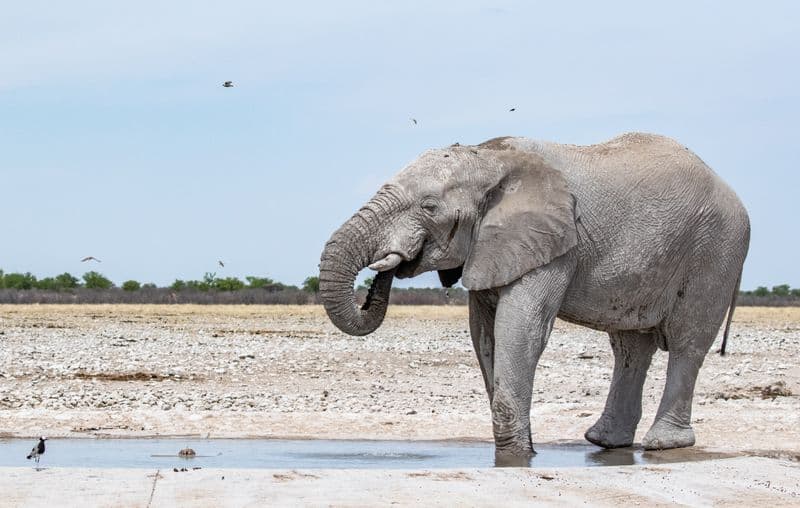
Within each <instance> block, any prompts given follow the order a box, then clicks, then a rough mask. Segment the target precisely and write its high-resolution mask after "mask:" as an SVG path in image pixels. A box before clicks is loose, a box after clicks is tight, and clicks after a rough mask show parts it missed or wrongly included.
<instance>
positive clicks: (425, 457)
mask: <svg viewBox="0 0 800 508" xmlns="http://www.w3.org/2000/svg"><path fill="white" fill-rule="evenodd" d="M34 444H36V440H35V439H25V440H23V439H0V467H15V466H25V465H30V466H33V465H34V464H33V461H28V460H26V459H25V456H26V455H27V454H28V453H29V452H30V449H31V447H33V445H34ZM187 447H188V448H192V449H193V450H195V452H196V453H197V455H196V456H195V457H194V458H190V459H184V458H181V457H178V455H177V454H178V451H179V450H181V449H182V448H187ZM536 451H537V454H536V456H534V457H533V458H532V459H530V461H525V462H524V463H519V462H506V461H504V460H502V459H497V460H496V458H495V453H494V444H493V443H484V442H459V441H350V440H279V439H274V440H269V439H175V438H170V439H57V438H53V439H50V440H48V441H47V451H46V452H45V455H44V456H43V457H42V459H41V464H40V465H41V467H45V468H46V467H99V468H111V467H114V468H173V467H177V468H182V467H186V468H192V467H203V468H258V469H318V468H333V469H444V468H481V467H494V466H505V465H508V466H530V467H548V468H549V467H587V466H588V467H595V466H620V465H634V464H663V463H671V462H686V461H697V460H708V459H717V458H725V457H727V455H722V454H717V453H709V452H703V451H702V450H697V449H691V448H690V449H685V450H666V451H661V452H645V451H643V450H641V449H635V448H625V449H617V450H603V449H601V448H598V447H596V446H592V445H590V444H576V443H568V444H561V443H559V444H539V445H537V446H536Z"/></svg>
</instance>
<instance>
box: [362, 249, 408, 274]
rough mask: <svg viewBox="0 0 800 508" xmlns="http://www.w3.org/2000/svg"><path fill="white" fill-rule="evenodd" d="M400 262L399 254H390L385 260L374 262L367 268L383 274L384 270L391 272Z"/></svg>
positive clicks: (401, 259)
mask: <svg viewBox="0 0 800 508" xmlns="http://www.w3.org/2000/svg"><path fill="white" fill-rule="evenodd" d="M401 261H403V258H402V257H401V256H400V254H396V253H394V252H392V253H391V254H388V255H387V256H386V257H385V258H383V259H381V260H380V261H375V262H374V263H372V264H371V265H369V268H370V269H371V270H375V271H377V272H385V271H386V270H391V269H392V268H395V267H396V266H397V265H399V264H400V262H401Z"/></svg>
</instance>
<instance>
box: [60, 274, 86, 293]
mask: <svg viewBox="0 0 800 508" xmlns="http://www.w3.org/2000/svg"><path fill="white" fill-rule="evenodd" d="M56 283H57V284H58V286H59V288H61V289H75V288H76V287H78V286H79V285H80V283H81V281H80V280H79V279H78V278H77V277H75V276H74V275H72V274H71V273H68V272H64V273H62V274H61V275H56Z"/></svg>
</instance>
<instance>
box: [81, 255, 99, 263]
mask: <svg viewBox="0 0 800 508" xmlns="http://www.w3.org/2000/svg"><path fill="white" fill-rule="evenodd" d="M87 261H97V262H98V263H102V261H100V260H99V259H97V258H96V257H94V256H86V257H85V258H83V259H81V263H85V262H87Z"/></svg>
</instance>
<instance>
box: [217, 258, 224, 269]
mask: <svg viewBox="0 0 800 508" xmlns="http://www.w3.org/2000/svg"><path fill="white" fill-rule="evenodd" d="M217 264H218V265H219V266H221V267H222V268H225V263H223V262H222V260H221V259H220V260H218V261H217Z"/></svg>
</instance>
